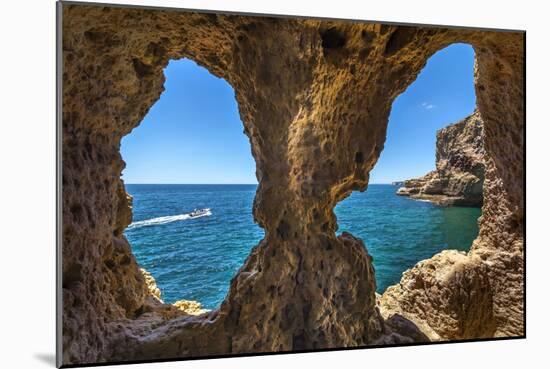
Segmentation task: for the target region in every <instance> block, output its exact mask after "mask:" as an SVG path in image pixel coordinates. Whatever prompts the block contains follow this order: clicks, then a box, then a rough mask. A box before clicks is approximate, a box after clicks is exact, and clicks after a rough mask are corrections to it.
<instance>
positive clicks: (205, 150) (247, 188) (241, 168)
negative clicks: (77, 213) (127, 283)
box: [121, 59, 263, 309]
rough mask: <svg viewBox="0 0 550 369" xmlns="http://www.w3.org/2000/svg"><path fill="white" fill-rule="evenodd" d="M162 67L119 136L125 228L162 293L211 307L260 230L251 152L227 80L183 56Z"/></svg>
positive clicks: (172, 299) (140, 261)
mask: <svg viewBox="0 0 550 369" xmlns="http://www.w3.org/2000/svg"><path fill="white" fill-rule="evenodd" d="M164 74H165V77H166V80H165V86H164V87H165V89H164V92H163V93H162V95H161V96H160V98H159V100H158V101H157V102H156V103H155V104H154V105H153V106H152V107H151V109H150V110H149V112H148V113H147V115H146V116H145V117H144V119H143V120H142V122H141V123H140V124H139V126H138V127H136V128H135V129H134V130H133V131H132V132H131V133H130V134H128V135H127V136H125V137H124V138H123V140H122V144H121V153H122V156H123V159H124V160H125V162H126V168H125V169H124V171H123V173H122V179H123V180H124V182H125V186H126V191H127V192H128V193H129V194H130V195H131V196H132V197H133V222H132V224H130V226H129V227H128V228H127V229H126V230H125V236H126V237H127V239H128V241H129V243H130V245H131V246H132V251H133V253H134V255H135V256H136V259H137V261H138V264H139V265H140V267H142V268H143V269H145V270H146V271H147V272H149V273H150V274H151V275H152V276H153V277H154V278H155V280H156V283H157V286H158V287H159V289H160V291H161V298H162V299H163V301H164V302H165V303H174V302H176V301H179V300H194V301H198V302H200V303H201V304H202V305H203V307H204V308H206V309H214V308H216V307H217V306H219V304H220V303H221V301H222V300H223V298H224V297H225V294H226V293H227V291H228V289H229V281H230V279H231V278H232V277H233V275H234V274H235V273H236V272H237V270H238V268H240V267H241V266H242V264H243V262H244V260H245V258H246V256H247V255H248V254H249V253H250V249H251V248H252V247H253V246H254V245H256V244H257V243H258V242H259V240H260V239H261V238H262V237H263V230H262V229H261V228H260V227H259V226H258V225H256V224H255V223H254V220H253V216H252V202H253V199H254V195H255V192H256V186H257V181H256V177H255V162H254V159H253V157H252V154H251V148H250V142H249V139H248V137H247V136H246V135H245V134H244V133H243V124H242V122H241V120H240V116H239V111H238V105H237V102H236V99H235V92H234V90H233V88H232V87H231V85H229V84H228V83H227V82H226V81H225V80H223V79H221V78H218V77H216V76H214V75H212V74H211V73H210V72H209V71H208V70H206V69H205V68H203V67H201V66H199V65H198V64H196V63H195V62H194V61H191V60H189V59H181V60H172V61H170V62H169V64H168V66H167V67H166V68H165V70H164ZM206 208H209V209H210V212H204V213H202V214H201V213H196V214H195V216H193V214H192V212H193V210H194V209H206Z"/></svg>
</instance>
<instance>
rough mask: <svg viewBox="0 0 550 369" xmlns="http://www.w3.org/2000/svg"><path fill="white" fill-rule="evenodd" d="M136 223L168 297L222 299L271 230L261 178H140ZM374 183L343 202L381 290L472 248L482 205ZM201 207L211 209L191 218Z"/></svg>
mask: <svg viewBox="0 0 550 369" xmlns="http://www.w3.org/2000/svg"><path fill="white" fill-rule="evenodd" d="M126 189H127V191H128V193H130V194H131V195H132V196H133V197H134V209H133V214H134V218H133V223H132V225H130V227H129V228H128V229H127V230H126V232H125V233H126V236H127V237H128V240H129V241H130V244H131V245H132V249H133V251H134V254H135V255H136V258H137V260H138V263H139V264H140V265H141V266H142V267H143V268H145V269H147V270H148V271H149V272H150V273H151V274H153V276H154V277H155V279H156V280H157V284H158V286H159V288H160V289H161V291H162V297H163V299H164V301H165V302H174V301H177V300H181V299H187V300H197V301H199V302H201V303H202V304H203V306H204V307H206V308H209V309H213V308H216V307H217V306H219V304H220V303H221V301H222V300H223V298H224V297H225V295H226V293H227V291H228V289H229V281H230V279H231V278H232V277H233V275H234V274H235V273H236V272H237V270H238V269H239V268H240V267H241V265H242V264H243V262H244V260H245V258H246V257H247V256H248V254H249V252H250V249H251V248H252V247H253V246H255V245H256V244H257V243H258V241H259V240H261V239H262V238H263V235H264V232H263V230H262V229H261V228H260V227H258V225H256V224H255V223H254V220H253V218H252V202H253V199H254V194H255V192H256V185H132V184H129V185H127V186H126ZM395 190H396V187H394V186H390V185H370V186H369V188H368V191H367V192H364V193H358V192H357V193H353V194H352V195H351V196H350V197H349V198H347V199H346V200H344V201H343V202H341V203H340V204H338V206H337V207H336V209H335V212H336V215H337V216H338V224H339V226H340V229H339V231H338V233H341V232H342V231H348V232H350V233H352V234H353V235H355V236H357V237H361V238H362V239H363V240H364V241H365V244H366V245H367V248H368V250H369V252H370V254H371V255H372V256H373V258H374V265H375V268H376V279H377V290H378V291H379V292H383V290H384V289H385V288H386V287H387V286H389V285H391V284H395V283H397V282H398V281H399V279H400V278H401V273H402V272H403V271H404V270H406V269H407V268H410V267H411V266H413V265H414V264H415V263H416V262H418V261H419V260H422V259H425V258H428V257H431V256H432V255H434V254H435V253H437V252H439V251H441V250H443V249H446V248H454V249H459V250H468V248H469V247H470V245H471V243H472V240H473V239H474V238H475V237H476V235H477V232H478V228H477V218H478V217H479V216H480V209H476V208H441V207H438V206H435V205H432V204H430V203H427V202H420V201H414V200H410V199H407V198H403V197H400V196H397V195H395ZM194 208H211V209H212V210H211V215H208V216H204V217H201V218H194V219H191V218H189V217H188V215H187V214H188V213H189V212H190V211H192V210H193V209H194Z"/></svg>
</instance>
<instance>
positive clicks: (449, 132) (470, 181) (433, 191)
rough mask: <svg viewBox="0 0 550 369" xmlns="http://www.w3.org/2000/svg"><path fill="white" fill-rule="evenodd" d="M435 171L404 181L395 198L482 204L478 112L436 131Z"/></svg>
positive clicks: (482, 165) (482, 162)
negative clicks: (399, 196) (400, 196)
mask: <svg viewBox="0 0 550 369" xmlns="http://www.w3.org/2000/svg"><path fill="white" fill-rule="evenodd" d="M435 164H436V170H434V171H431V172H429V173H428V174H426V175H425V176H423V177H420V178H416V179H409V180H406V181H404V183H403V187H401V188H399V190H398V191H397V194H398V195H402V196H410V197H411V198H415V199H424V200H429V201H432V202H434V203H436V204H439V205H445V206H453V205H455V206H477V207H481V205H482V204H483V180H484V178H485V150H484V148H483V121H482V120H481V115H480V114H479V111H477V110H476V111H475V112H474V113H473V114H471V115H470V116H468V117H466V118H464V119H463V120H461V121H459V122H457V123H454V124H451V125H450V126H448V127H445V128H443V129H440V130H439V131H437V140H436V163H435Z"/></svg>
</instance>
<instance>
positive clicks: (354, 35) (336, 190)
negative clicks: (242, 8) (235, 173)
mask: <svg viewBox="0 0 550 369" xmlns="http://www.w3.org/2000/svg"><path fill="white" fill-rule="evenodd" d="M61 4H62V5H61V6H62V7H63V12H62V22H63V30H62V31H63V32H62V33H63V34H62V52H63V54H62V65H63V70H62V78H63V84H62V89H63V91H62V94H63V106H62V157H63V167H62V186H63V198H62V216H63V218H62V224H63V231H62V256H63V262H62V284H63V285H62V290H63V316H62V324H63V326H62V329H63V342H62V343H63V363H64V364H83V363H91V362H105V361H112V360H115V361H125V360H137V359H158V358H175V357H189V356H208V355H219V354H231V353H253V352H267V351H270V352H273V351H275V352H276V351H288V350H300V349H316V348H330V347H353V346H363V345H368V344H376V343H377V342H383V343H392V342H396V341H397V339H401V338H402V337H403V338H404V339H405V340H419V339H420V338H422V337H423V336H421V335H420V334H419V332H418V331H416V330H415V329H414V328H413V327H412V326H411V325H410V324H409V323H410V322H411V321H409V322H407V316H410V317H411V318H414V319H416V317H417V316H418V317H421V318H422V319H425V320H422V321H420V320H418V325H422V324H423V323H425V324H428V325H429V326H430V327H431V328H432V330H433V331H434V332H436V333H437V334H438V335H439V336H440V337H444V336H445V334H452V335H455V336H461V337H466V336H468V337H469V338H474V337H473V336H469V335H478V334H480V335H485V334H491V332H493V331H494V333H493V334H494V335H496V336H498V335H518V334H522V333H523V320H522V319H521V318H522V313H523V305H522V298H523V288H522V286H523V279H522V268H523V234H524V233H523V232H524V229H523V219H524V203H523V198H524V197H523V194H524V192H523V191H524V189H523V170H524V168H523V127H524V113H523V96H524V95H523V75H524V74H523V68H524V61H523V47H524V44H523V35H522V34H520V33H511V32H493V31H483V32H480V31H471V30H466V29H447V28H439V27H438V28H432V27H407V26H388V25H382V24H372V23H370V24H369V23H357V22H329V21H318V20H307V19H300V20H297V19H295V20H292V19H282V18H270V17H248V16H246V17H245V16H238V15H215V14H199V13H193V12H177V11H172V10H166V11H161V10H155V11H151V10H146V9H141V8H140V9H135V8H134V9H131V8H118V7H103V6H95V5H90V6H87V5H86V6H85V5H71V4H63V3H61ZM454 42H467V43H470V44H472V45H473V46H474V48H475V50H476V56H477V63H476V71H475V81H476V92H477V97H478V106H479V112H480V115H481V116H482V117H483V120H484V122H485V139H484V140H485V149H486V151H487V155H486V156H487V160H486V167H485V177H486V178H485V183H484V205H483V216H482V218H481V220H480V234H479V238H478V240H477V242H476V243H475V245H474V247H473V248H472V251H471V252H470V254H469V255H467V256H464V255H461V256H453V258H457V260H454V259H453V260H454V262H453V263H451V261H449V262H448V263H447V262H445V264H444V265H445V268H446V270H447V269H449V272H448V276H449V277H448V278H440V276H439V274H440V273H441V272H437V268H438V265H439V264H438V262H433V263H431V264H426V265H432V266H433V267H435V268H436V271H434V272H433V273H432V272H430V271H429V270H425V268H427V267H428V266H421V267H419V268H417V270H416V271H415V272H414V274H418V275H419V276H422V278H424V279H426V281H429V283H433V286H434V287H433V288H431V289H427V290H425V291H423V292H422V293H423V294H424V295H422V293H420V292H419V294H418V296H419V297H421V296H425V298H424V297H422V301H430V299H431V298H432V294H433V296H434V298H437V299H439V301H441V305H436V304H429V305H428V304H427V303H426V305H424V307H426V308H428V307H429V308H430V309H434V311H433V312H430V313H429V314H430V315H429V316H428V315H426V314H425V315H421V314H416V315H412V314H411V313H410V312H409V310H410V309H412V311H413V312H415V311H416V310H415V309H416V308H414V306H413V307H411V308H409V306H410V304H409V302H410V301H413V300H412V299H409V298H408V297H407V296H408V295H409V294H411V293H413V291H415V290H416V289H417V286H421V284H414V283H410V284H407V286H410V288H411V289H403V291H401V292H397V291H396V292H395V294H394V295H395V296H396V297H395V298H396V302H395V303H392V306H397V307H399V311H400V312H402V314H400V315H401V317H397V318H392V317H388V319H387V320H385V319H384V318H383V316H382V314H380V312H379V309H378V307H377V305H376V297H375V280H374V271H373V266H372V260H371V258H370V257H369V255H368V253H367V251H366V248H365V246H364V244H363V243H362V242H361V240H359V239H356V238H354V237H353V236H351V235H348V234H344V235H342V236H340V237H336V235H335V231H336V227H337V226H336V218H335V215H334V213H333V208H334V206H335V205H336V203H338V202H339V201H341V200H342V199H344V198H345V197H346V196H348V195H349V194H350V193H351V191H354V190H365V189H366V187H367V184H368V179H369V171H370V170H371V169H372V168H373V166H374V165H375V163H376V161H377V159H378V157H379V155H380V152H381V150H382V148H383V146H384V140H385V135H386V126H387V121H388V116H389V112H390V108H391V104H392V102H393V100H394V99H395V97H396V96H397V95H399V94H400V93H401V92H403V91H404V90H405V89H406V87H407V86H408V85H409V84H410V83H411V82H412V81H413V80H414V79H415V78H416V75H417V74H418V73H419V71H420V70H421V69H422V67H423V66H424V65H425V63H426V61H427V59H428V58H429V57H430V56H431V55H432V54H433V53H435V52H436V51H438V50H440V49H442V48H444V47H445V46H447V45H449V44H451V43H454ZM184 57H187V58H190V59H193V60H194V61H196V62H197V63H199V64H200V65H202V66H204V67H206V68H207V69H208V70H209V71H210V72H211V73H213V74H215V75H217V76H219V77H222V78H224V79H225V80H227V81H228V82H229V83H230V84H231V85H232V86H233V88H234V89H235V93H236V99H237V101H238V103H239V111H240V116H241V119H242V121H243V124H244V132H245V134H246V135H247V136H248V138H249V139H250V142H251V146H252V155H253V156H254V158H255V160H256V175H257V178H258V181H259V186H258V190H257V193H256V197H255V201H254V217H255V219H256V221H257V222H258V223H259V224H260V226H261V227H263V228H264V230H265V238H264V239H263V240H262V241H261V242H260V243H259V244H258V245H257V246H256V247H255V248H254V249H253V250H252V252H251V254H250V255H249V256H248V258H247V259H246V261H245V263H244V265H243V266H242V268H241V269H240V270H239V272H238V273H237V275H236V276H235V277H234V278H233V279H232V281H231V286H230V289H229V292H228V295H227V297H226V299H225V301H224V302H223V303H222V304H221V306H220V308H219V309H216V310H214V311H211V312H206V313H204V314H201V315H198V316H193V315H189V314H185V313H184V312H181V313H180V312H175V313H174V312H173V311H174V310H173V306H172V305H167V304H162V303H161V302H159V301H158V299H157V298H155V297H154V295H155V292H154V291H153V292H151V291H150V289H149V288H148V287H147V282H146V278H145V277H144V276H143V274H142V273H141V271H140V269H139V267H138V265H137V263H136V261H135V258H134V256H133V254H132V252H131V248H130V245H129V244H128V241H127V240H126V238H125V237H124V235H123V230H124V228H125V227H126V226H127V225H128V224H129V223H130V221H131V216H129V215H131V203H130V199H129V198H128V197H127V195H126V193H125V191H124V184H123V183H122V181H121V179H120V174H121V171H122V169H123V168H124V162H123V161H122V158H121V156H120V152H119V150H120V141H121V139H122V137H123V136H125V135H127V134H128V133H129V132H130V131H131V130H132V129H133V128H134V127H136V126H137V125H138V124H139V123H140V121H141V120H142V119H143V117H144V116H145V114H146V113H147V111H148V109H149V108H150V107H151V106H152V104H153V103H154V102H155V101H156V100H157V99H158V98H159V96H160V94H161V92H162V91H163V84H164V76H163V68H164V67H165V66H166V65H167V63H168V61H169V60H170V59H180V58H184ZM461 258H462V259H463V258H466V259H467V260H462V259H461ZM447 264H448V266H447ZM459 265H460V267H459ZM430 268H431V267H430ZM410 279H411V280H413V279H414V278H413V276H412V275H411V277H410ZM487 281H489V284H488V285H487V284H486V282H487ZM459 286H460V288H461V290H460V291H458V292H457V291H454V288H455V287H459ZM418 288H419V287H418ZM483 291H484V295H483V296H480V295H479V294H480V293H481V292H483ZM485 292H487V293H488V295H486V294H485ZM415 293H416V292H415ZM400 296H402V297H400ZM486 296H489V297H490V298H492V304H491V303H490V301H487V297H486ZM480 298H481V299H482V300H481V301H478V299H480ZM401 299H402V301H403V303H401ZM382 300H385V298H384V297H382ZM476 303H480V305H479V306H480V307H479V309H477V310H476V309H474V308H473V306H474V305H475V304H476ZM384 304H385V303H384ZM458 305H460V306H465V308H464V310H463V311H462V310H460V311H459V310H457V309H458V308H457V306H458ZM381 306H382V305H381ZM438 312H441V314H443V316H449V317H451V318H452V319H451V318H449V319H448V323H446V324H449V327H450V328H445V327H443V326H439V325H438V324H436V323H435V322H433V319H431V318H430V316H431V315H434V316H435V315H436V314H437V313H438ZM454 312H459V313H460V314H458V313H457V314H458V315H457V317H456V319H455V318H454V317H453V314H454ZM427 314H428V313H427ZM394 315H395V314H394ZM481 316H487V317H490V316H492V319H491V320H490V321H491V322H494V327H495V328H494V330H489V329H486V328H485V327H478V326H477V323H476V322H478V320H479V319H480V317H481ZM392 319H393V320H392ZM390 320H391V321H390ZM419 328H421V327H419ZM407 332H409V333H407ZM447 332H449V333H447ZM420 333H422V332H420ZM422 334H424V333H422ZM414 337H416V338H414ZM419 337H420V338H419Z"/></svg>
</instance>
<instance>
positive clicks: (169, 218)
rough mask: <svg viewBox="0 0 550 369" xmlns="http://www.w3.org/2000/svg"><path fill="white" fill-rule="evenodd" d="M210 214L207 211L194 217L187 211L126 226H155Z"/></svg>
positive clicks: (210, 213)
mask: <svg viewBox="0 0 550 369" xmlns="http://www.w3.org/2000/svg"><path fill="white" fill-rule="evenodd" d="M210 215H212V212H210V211H208V212H206V213H204V214H201V215H197V216H195V217H191V216H190V215H189V214H188V213H187V214H179V215H168V216H165V217H158V218H153V219H147V220H140V221H138V222H133V223H132V224H130V225H129V226H128V229H132V228H140V227H149V226H156V225H161V224H166V223H172V222H177V221H179V220H187V219H196V218H202V217H208V216H210Z"/></svg>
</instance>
